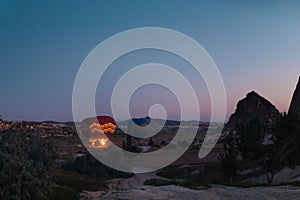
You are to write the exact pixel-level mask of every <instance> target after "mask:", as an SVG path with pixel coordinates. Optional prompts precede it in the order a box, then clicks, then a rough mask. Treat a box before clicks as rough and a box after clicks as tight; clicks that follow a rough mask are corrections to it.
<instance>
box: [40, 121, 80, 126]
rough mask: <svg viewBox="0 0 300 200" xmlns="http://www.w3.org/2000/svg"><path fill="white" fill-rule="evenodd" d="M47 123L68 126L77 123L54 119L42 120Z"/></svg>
mask: <svg viewBox="0 0 300 200" xmlns="http://www.w3.org/2000/svg"><path fill="white" fill-rule="evenodd" d="M42 122H43V123H45V124H64V125H67V126H74V125H75V123H74V122H71V121H70V122H57V121H52V120H46V121H42Z"/></svg>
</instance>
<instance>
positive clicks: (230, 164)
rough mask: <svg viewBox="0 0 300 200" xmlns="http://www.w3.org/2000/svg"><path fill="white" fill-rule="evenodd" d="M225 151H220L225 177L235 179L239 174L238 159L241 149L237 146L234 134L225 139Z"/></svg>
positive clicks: (231, 180) (230, 179)
mask: <svg viewBox="0 0 300 200" xmlns="http://www.w3.org/2000/svg"><path fill="white" fill-rule="evenodd" d="M223 146H224V152H223V153H220V155H219V158H218V159H219V160H220V162H221V163H222V167H223V172H224V176H225V178H227V179H228V180H229V181H230V182H233V181H234V178H235V177H236V174H237V161H238V155H239V151H238V150H237V148H236V143H235V138H234V135H232V134H231V135H229V136H227V137H226V138H225V139H224V140H223Z"/></svg>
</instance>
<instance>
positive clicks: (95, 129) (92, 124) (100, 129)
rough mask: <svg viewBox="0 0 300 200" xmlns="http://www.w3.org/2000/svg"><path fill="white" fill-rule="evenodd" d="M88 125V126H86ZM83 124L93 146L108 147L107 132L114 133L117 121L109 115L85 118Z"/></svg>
mask: <svg viewBox="0 0 300 200" xmlns="http://www.w3.org/2000/svg"><path fill="white" fill-rule="evenodd" d="M86 125H88V128H87V127H86ZM81 126H82V127H83V129H84V130H83V132H84V133H86V132H87V134H88V142H89V143H90V144H91V145H90V147H92V148H107V141H108V139H107V137H106V135H105V134H106V133H110V134H113V133H114V132H115V129H116V122H115V120H114V119H113V118H112V117H109V116H97V117H94V118H88V119H85V120H84V121H83V122H82V123H81Z"/></svg>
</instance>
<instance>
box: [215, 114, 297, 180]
mask: <svg viewBox="0 0 300 200" xmlns="http://www.w3.org/2000/svg"><path fill="white" fill-rule="evenodd" d="M223 145H224V153H222V154H221V155H220V161H221V163H222V166H223V171H224V175H225V177H226V178H227V180H228V181H229V182H233V181H234V180H235V179H238V177H237V171H238V166H239V164H240V163H241V162H245V161H246V162H248V163H252V165H253V166H257V167H260V168H261V169H262V170H263V172H264V174H265V176H266V179H267V183H268V184H272V182H273V179H274V175H275V174H276V173H277V172H279V171H280V170H281V169H283V168H284V167H291V166H295V165H299V164H300V156H299V155H300V121H299V118H298V117H297V115H296V114H295V113H289V114H286V113H284V114H282V115H280V116H279V117H277V118H276V119H274V122H273V123H272V126H271V127H269V126H268V125H267V122H266V121H263V120H260V119H259V118H256V119H252V120H250V121H249V122H248V123H246V124H239V125H238V126H237V129H236V131H235V132H234V133H230V134H229V135H228V136H227V137H226V138H225V139H224V140H223Z"/></svg>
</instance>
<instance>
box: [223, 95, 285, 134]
mask: <svg viewBox="0 0 300 200" xmlns="http://www.w3.org/2000/svg"><path fill="white" fill-rule="evenodd" d="M279 115H280V113H279V111H278V110H277V108H276V107H275V106H274V105H273V104H272V103H271V102H269V101H268V100H266V99H265V98H263V97H262V96H260V95H259V94H257V93H256V92H254V91H252V92H250V93H248V94H247V96H246V97H245V98H244V99H242V100H240V101H239V102H238V104H237V108H236V110H235V112H234V113H233V114H232V115H231V116H230V118H229V121H228V123H227V125H226V126H225V128H224V132H225V133H226V132H227V133H228V132H232V131H234V130H235V128H236V127H237V125H238V124H240V123H242V124H247V123H248V122H249V121H250V120H253V119H260V120H262V121H264V122H266V123H268V124H270V125H271V124H272V122H273V121H274V119H275V118H276V117H279Z"/></svg>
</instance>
